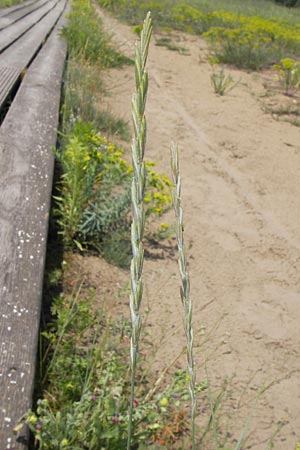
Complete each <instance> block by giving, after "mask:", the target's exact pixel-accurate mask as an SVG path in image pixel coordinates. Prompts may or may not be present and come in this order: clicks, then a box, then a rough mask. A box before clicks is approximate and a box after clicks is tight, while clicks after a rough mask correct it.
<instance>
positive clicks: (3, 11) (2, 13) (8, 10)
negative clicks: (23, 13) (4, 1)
mask: <svg viewBox="0 0 300 450" xmlns="http://www.w3.org/2000/svg"><path fill="white" fill-rule="evenodd" d="M35 1H36V0H27V1H25V2H22V3H18V4H17V5H12V6H6V7H5V8H1V9H0V17H2V16H6V15H7V14H10V13H12V12H13V11H16V10H18V9H22V8H25V7H26V6H28V5H31V4H32V3H35Z"/></svg>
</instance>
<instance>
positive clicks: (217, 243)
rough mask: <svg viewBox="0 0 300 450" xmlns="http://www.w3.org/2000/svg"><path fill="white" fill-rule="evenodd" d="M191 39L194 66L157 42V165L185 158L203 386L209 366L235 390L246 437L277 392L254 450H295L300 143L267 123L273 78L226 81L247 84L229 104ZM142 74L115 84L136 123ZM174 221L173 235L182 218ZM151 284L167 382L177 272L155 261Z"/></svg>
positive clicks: (231, 401)
mask: <svg viewBox="0 0 300 450" xmlns="http://www.w3.org/2000/svg"><path fill="white" fill-rule="evenodd" d="M105 24H106V26H107V28H108V29H109V30H110V31H114V32H115V40H116V42H117V43H118V44H119V46H120V47H121V48H122V50H123V51H126V52H128V54H129V55H132V49H133V43H134V41H135V39H136V37H135V36H134V35H133V34H132V33H131V31H130V28H129V27H127V26H125V25H120V24H118V25H116V21H115V20H114V19H112V18H109V17H106V18H105ZM180 39H181V41H180V43H179V45H181V46H183V47H185V48H186V49H187V50H188V53H189V54H188V55H183V54H179V53H178V52H171V51H169V50H167V49H166V48H163V47H158V46H155V38H153V40H152V45H151V50H150V56H149V60H148V72H149V97H148V104H147V118H148V146H147V158H149V159H152V160H154V161H156V162H157V166H158V169H159V170H161V171H165V172H169V147H170V142H171V141H172V140H173V141H175V142H177V143H178V145H179V147H180V155H181V176H182V184H183V193H182V197H183V198H182V201H183V206H184V221H185V238H186V244H187V248H188V255H189V264H190V275H191V285H192V296H193V302H194V334H195V343H196V348H195V359H196V367H197V373H198V378H199V379H201V378H202V377H204V375H205V370H204V367H205V363H206V364H207V368H208V373H209V377H210V380H211V384H212V386H214V387H215V388H216V389H217V388H218V387H220V386H222V384H223V382H224V380H225V379H226V378H227V379H228V380H229V385H228V386H229V387H228V398H227V402H225V404H224V408H223V414H224V416H223V419H222V421H223V422H224V420H225V421H226V420H227V421H228V429H229V430H230V431H231V433H233V436H235V437H236V436H238V433H239V431H240V430H241V428H242V424H243V421H244V420H245V418H246V416H247V414H248V412H249V410H250V409H251V404H252V402H253V400H254V398H255V396H256V394H257V392H258V390H259V388H260V387H261V386H262V385H264V384H265V385H266V386H268V388H267V390H266V391H265V393H264V394H263V396H262V397H261V398H260V400H259V403H258V406H257V409H256V411H255V413H254V417H253V419H252V421H251V424H250V427H249V439H248V442H247V446H246V447H243V448H251V449H253V450H254V449H255V450H260V449H264V448H266V447H265V445H266V443H267V440H268V438H270V436H271V435H272V434H273V433H275V432H276V430H278V433H277V434H276V436H275V438H274V448H275V449H276V450H288V449H289V450H294V447H295V443H296V441H297V439H298V440H300V434H299V433H300V431H299V430H300V381H299V375H300V373H299V372H300V358H299V352H300V345H299V344H300V327H299V324H300V305H299V302H300V296H299V291H300V282H299V277H300V227H299V223H300V220H299V219H300V196H299V193H298V190H299V189H298V186H299V174H300V139H299V137H300V131H299V128H296V127H294V126H292V125H291V124H288V123H280V122H276V121H275V120H274V119H272V117H271V116H270V115H267V114H265V113H264V112H263V110H262V107H261V95H262V94H263V93H264V92H265V91H264V88H263V81H266V80H267V79H268V78H267V75H266V74H247V73H244V72H239V71H237V70H231V69H226V72H227V73H231V75H232V76H233V78H234V79H235V80H238V79H239V78H240V77H241V82H240V83H239V84H238V86H237V87H235V88H234V89H233V90H232V91H231V92H230V93H228V95H226V96H224V97H218V96H216V95H215V94H214V93H213V90H212V88H211V85H210V71H211V69H210V66H209V64H208V63H207V48H206V44H205V43H204V42H203V41H202V40H201V39H199V38H198V37H191V36H181V37H180ZM133 72H134V71H133V68H132V67H128V68H125V69H121V70H120V69H119V70H112V71H110V72H108V73H107V75H106V82H107V86H110V87H111V96H110V97H109V98H107V99H106V102H108V104H109V108H110V110H112V111H113V112H114V113H116V114H117V115H118V116H119V117H120V116H121V117H123V118H125V119H126V120H128V121H130V103H131V95H132V92H133V90H134V78H133V77H134V73H133ZM162 220H163V221H167V222H169V223H172V221H173V217H172V212H170V213H168V214H167V216H166V218H163V219H162ZM95 264H96V262H95ZM144 273H145V275H144V277H145V284H146V288H145V295H144V300H143V302H144V306H145V308H146V307H147V308H149V309H150V312H149V315H148V317H147V327H146V329H145V333H146V332H148V333H149V335H150V339H151V341H152V342H153V343H154V344H155V345H156V346H157V347H156V346H155V348H157V351H156V354H155V356H154V362H153V366H154V367H155V368H156V369H157V370H160V369H161V368H163V367H165V366H166V365H168V364H169V363H170V361H171V360H172V359H173V358H174V357H175V356H176V355H177V354H178V353H179V351H180V350H181V348H182V347H183V345H184V342H185V341H184V336H183V331H182V319H181V303H180V299H179V292H178V287H179V279H178V275H177V263H176V260H175V258H165V259H164V260H152V259H149V260H147V261H146V262H145V272H144ZM101 282H102V281H101ZM148 339H149V336H148ZM207 340H208V342H206V341H207ZM199 408H200V410H203V409H205V407H204V406H203V405H200V407H199ZM225 417H226V418H227V419H225Z"/></svg>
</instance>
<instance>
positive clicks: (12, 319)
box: [0, 0, 66, 450]
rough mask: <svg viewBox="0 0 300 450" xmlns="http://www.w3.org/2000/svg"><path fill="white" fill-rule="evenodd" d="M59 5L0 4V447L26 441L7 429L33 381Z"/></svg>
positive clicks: (60, 46) (57, 81) (56, 96)
mask: <svg viewBox="0 0 300 450" xmlns="http://www.w3.org/2000/svg"><path fill="white" fill-rule="evenodd" d="M65 9H66V0H47V1H45V0H37V1H27V2H25V3H24V4H22V5H18V6H17V7H16V6H15V7H11V8H6V9H5V10H2V11H1V10H0V109H2V119H3V117H4V120H3V122H2V124H1V127H0V449H1V450H8V449H11V450H13V449H14V450H19V449H22V450H24V449H25V448H27V441H28V433H27V430H26V427H24V428H23V429H22V430H21V431H20V433H19V434H18V435H16V434H15V433H14V432H13V429H14V427H15V426H16V425H17V423H18V420H19V419H20V417H21V416H22V415H23V414H24V413H25V412H26V411H27V410H28V409H29V408H30V406H31V401H32V394H33V387H34V376H35V362H36V350H37V342H38V332H39V322H40V310H41V299H42V288H43V275H44V264H45V256H46V241H47V232H48V218H49V209H50V198H51V191H52V176H53V166H54V158H53V153H52V150H51V147H52V146H54V145H55V143H56V129H57V124H58V114H59V105H60V93H61V80H62V73H63V68H64V63H65V58H66V43H65V41H64V40H63V39H62V38H61V37H60V35H59V29H60V27H61V26H62V24H63V21H64V15H63V13H64V11H65ZM7 99H10V103H9V104H7V103H6V102H7ZM3 108H4V109H3Z"/></svg>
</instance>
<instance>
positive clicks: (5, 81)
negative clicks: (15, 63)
mask: <svg viewBox="0 0 300 450" xmlns="http://www.w3.org/2000/svg"><path fill="white" fill-rule="evenodd" d="M19 75H20V73H19V70H16V69H14V68H12V67H1V66H0V111H1V109H2V105H3V104H4V102H5V101H6V100H7V98H8V97H9V94H10V93H11V91H12V90H13V88H14V86H15V84H16V83H17V81H18V79H19Z"/></svg>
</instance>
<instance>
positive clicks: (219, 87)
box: [210, 67, 238, 96]
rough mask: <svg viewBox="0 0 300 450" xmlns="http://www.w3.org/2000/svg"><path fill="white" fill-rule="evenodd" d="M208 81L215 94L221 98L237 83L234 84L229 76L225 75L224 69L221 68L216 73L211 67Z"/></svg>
mask: <svg viewBox="0 0 300 450" xmlns="http://www.w3.org/2000/svg"><path fill="white" fill-rule="evenodd" d="M210 81H211V85H212V87H213V90H214V92H215V94H217V95H220V96H223V95H225V94H226V93H228V92H229V91H231V90H232V89H233V88H234V87H235V86H236V85H237V83H238V82H236V83H235V82H234V80H233V78H232V77H231V75H225V73H224V67H221V68H220V69H219V70H218V71H216V70H215V69H214V67H213V68H212V73H211V76H210Z"/></svg>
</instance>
